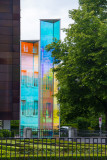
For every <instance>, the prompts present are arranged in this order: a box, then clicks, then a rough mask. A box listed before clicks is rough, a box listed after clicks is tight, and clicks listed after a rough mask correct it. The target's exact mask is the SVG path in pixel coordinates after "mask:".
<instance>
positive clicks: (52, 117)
mask: <svg viewBox="0 0 107 160" xmlns="http://www.w3.org/2000/svg"><path fill="white" fill-rule="evenodd" d="M54 39H57V40H59V39H60V20H59V19H51V20H50V19H45V20H40V47H39V41H34V40H27V41H26V40H23V41H21V109H20V126H21V129H23V128H25V127H30V128H32V129H51V130H52V129H58V127H59V116H58V111H59V109H58V104H57V100H56V97H55V96H53V95H54V94H55V93H56V92H57V81H56V78H55V75H54V73H53V72H52V68H53V67H55V66H53V58H52V57H51V55H52V53H51V51H50V52H47V51H46V50H45V47H46V45H48V44H50V43H52V42H53V41H54ZM39 51H40V52H39Z"/></svg>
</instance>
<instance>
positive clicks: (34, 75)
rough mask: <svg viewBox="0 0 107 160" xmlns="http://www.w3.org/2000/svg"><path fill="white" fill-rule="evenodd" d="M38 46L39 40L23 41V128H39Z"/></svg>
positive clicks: (21, 119)
mask: <svg viewBox="0 0 107 160" xmlns="http://www.w3.org/2000/svg"><path fill="white" fill-rule="evenodd" d="M38 47H39V43H38V42H32V41H31V42H26V41H25V42H21V110H20V125H21V129H23V128H25V127H30V128H38V51H39V49H38Z"/></svg>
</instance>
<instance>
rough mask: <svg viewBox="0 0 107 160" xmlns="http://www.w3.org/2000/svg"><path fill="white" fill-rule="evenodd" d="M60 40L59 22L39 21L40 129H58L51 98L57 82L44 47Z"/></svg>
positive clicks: (56, 106) (51, 59) (57, 120)
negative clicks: (55, 40)
mask: <svg viewBox="0 0 107 160" xmlns="http://www.w3.org/2000/svg"><path fill="white" fill-rule="evenodd" d="M55 38H56V39H57V40H59V39H60V20H57V19H56V20H41V21H40V68H41V69H40V78H41V85H40V106H41V108H40V129H57V128H58V127H59V117H58V114H57V113H58V105H57V100H56V98H55V97H54V96H53V95H54V93H56V92H57V81H56V78H55V75H54V74H53V72H52V68H53V67H54V66H53V58H52V57H51V51H49V52H47V51H46V50H45V46H46V45H48V44H50V43H52V42H53V41H54V39H55Z"/></svg>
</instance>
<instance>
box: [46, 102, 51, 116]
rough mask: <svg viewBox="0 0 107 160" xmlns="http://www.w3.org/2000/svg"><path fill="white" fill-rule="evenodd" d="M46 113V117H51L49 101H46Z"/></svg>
mask: <svg viewBox="0 0 107 160" xmlns="http://www.w3.org/2000/svg"><path fill="white" fill-rule="evenodd" d="M46 115H48V118H52V107H51V103H46Z"/></svg>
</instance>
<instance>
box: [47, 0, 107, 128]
mask: <svg viewBox="0 0 107 160" xmlns="http://www.w3.org/2000/svg"><path fill="white" fill-rule="evenodd" d="M105 10H106V0H94V1H93V0H80V5H79V8H78V9H77V10H72V11H71V10H70V11H69V17H70V18H72V19H73V20H74V24H70V25H69V27H68V29H64V31H65V32H66V38H65V40H64V42H61V41H57V40H55V41H54V42H53V43H52V44H50V45H48V46H47V48H46V49H47V50H51V49H52V56H53V57H54V64H57V67H56V68H54V69H53V71H54V72H56V77H57V79H58V81H59V84H58V87H59V90H58V93H57V95H56V96H57V99H58V103H59V104H60V115H61V118H63V120H64V121H66V122H69V121H71V120H72V119H73V118H75V117H78V116H87V115H88V112H89V111H90V109H94V110H95V111H96V113H97V112H102V113H104V114H105V116H106V130H107V54H106V51H107V43H106V42H107V41H106V37H107V29H106V28H107V25H106V19H105V17H106V12H105Z"/></svg>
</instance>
